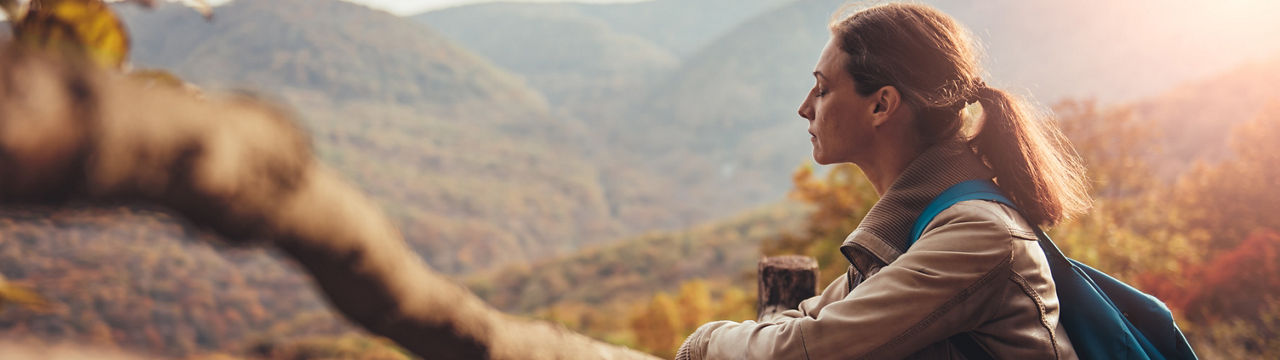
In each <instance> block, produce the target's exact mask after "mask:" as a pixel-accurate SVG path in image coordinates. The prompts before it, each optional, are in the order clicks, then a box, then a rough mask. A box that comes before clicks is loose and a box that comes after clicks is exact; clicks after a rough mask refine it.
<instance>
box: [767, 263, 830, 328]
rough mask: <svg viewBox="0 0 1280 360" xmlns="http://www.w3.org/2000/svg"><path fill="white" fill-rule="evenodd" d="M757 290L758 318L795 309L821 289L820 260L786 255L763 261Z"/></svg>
mask: <svg viewBox="0 0 1280 360" xmlns="http://www.w3.org/2000/svg"><path fill="white" fill-rule="evenodd" d="M759 277H760V280H759V284H757V287H756V294H757V295H758V296H757V297H756V299H757V300H756V301H757V302H756V319H757V320H760V321H763V320H765V319H766V318H768V317H771V316H772V315H774V314H777V313H780V312H783V311H786V310H788V309H795V308H796V307H797V306H799V305H800V302H801V301H804V300H805V299H808V298H811V297H813V296H814V295H815V294H817V291H818V290H817V289H818V261H817V260H814V259H813V258H811V257H808V256H799V255H783V256H773V257H766V258H764V259H760V265H759Z"/></svg>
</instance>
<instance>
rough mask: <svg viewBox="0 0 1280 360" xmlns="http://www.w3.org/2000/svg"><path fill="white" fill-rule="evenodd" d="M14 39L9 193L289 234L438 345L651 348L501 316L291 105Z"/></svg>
mask: <svg viewBox="0 0 1280 360" xmlns="http://www.w3.org/2000/svg"><path fill="white" fill-rule="evenodd" d="M0 51H2V52H0V205H3V206H15V205H21V204H45V205H59V204H66V203H68V202H69V201H75V202H86V201H87V202H120V201H129V202H139V201H140V202H145V203H153V204H158V205H161V206H165V207H168V208H170V209H173V210H174V212H176V213H177V214H178V215H179V216H181V217H183V218H185V219H188V220H190V221H191V222H192V223H194V224H196V225H198V226H201V227H203V228H206V229H208V230H210V231H213V232H215V233H218V234H220V235H222V237H224V238H225V239H227V240H228V241H230V242H236V243H244V242H247V241H250V240H254V241H260V242H265V243H269V244H272V245H275V246H278V247H280V248H281V249H283V250H284V251H285V253H287V254H289V255H290V256H291V257H293V258H294V259H296V260H297V261H298V262H299V263H301V264H302V266H303V267H304V268H306V269H307V271H308V272H309V273H310V274H311V276H312V277H313V278H314V279H315V281H316V283H317V284H318V285H319V287H320V288H321V289H322V290H323V291H324V293H325V294H326V295H327V297H328V299H329V301H330V303H331V304H332V305H333V306H334V307H335V308H337V309H338V310H339V311H340V312H342V313H343V314H344V315H345V316H346V317H347V318H349V319H351V320H353V321H354V322H356V323H358V324H360V325H362V326H364V327H365V328H367V329H368V330H369V331H372V332H373V333H376V334H379V335H382V336H386V337H388V338H390V339H392V340H394V341H395V342H396V343H398V344H400V345H401V346H402V347H404V348H405V349H408V350H409V351H411V352H413V353H414V354H417V355H419V356H422V357H425V358H432V359H437V358H439V359H463V358H466V359H472V358H491V359H531V358H543V359H550V358H575V359H577V358H605V359H650V358H652V357H650V356H648V355H645V354H642V353H639V352H636V351H633V350H629V349H626V348H623V347H618V346H614V345H609V344H605V343H601V342H598V341H595V340H592V339H590V338H587V337H585V336H582V335H579V334H576V333H573V332H571V331H568V330H566V329H564V328H562V327H559V326H556V325H553V324H550V323H546V322H541V321H532V320H525V319H520V318H515V317H512V316H508V315H505V314H502V313H501V312H499V311H497V310H495V309H493V308H491V307H489V306H488V305H486V304H484V302H483V301H481V300H480V299H479V298H477V297H476V296H475V295H473V294H471V293H470V292H468V291H467V290H466V289H464V288H463V287H461V286H458V285H456V284H454V283H452V282H450V281H449V280H448V279H447V278H445V277H444V276H442V275H440V274H437V273H435V272H434V271H432V270H431V269H430V268H428V266H427V265H426V264H425V263H424V262H423V261H422V260H421V259H420V258H419V257H418V256H416V254H414V252H413V251H411V250H410V249H409V247H408V246H407V245H406V244H405V242H404V241H403V239H402V238H401V235H400V233H399V232H398V231H397V230H396V229H395V227H394V226H393V225H392V224H391V223H390V222H389V221H388V220H387V219H386V218H385V217H384V216H383V214H382V213H381V211H379V210H378V208H377V206H376V205H375V204H373V203H372V202H371V201H369V200H368V199H367V198H366V197H365V196H364V195H362V194H361V193H360V192H359V191H358V190H356V189H355V188H354V187H352V186H351V185H348V184H347V183H345V182H343V181H342V180H341V179H339V177H338V176H337V175H335V174H334V173H333V172H332V171H330V170H329V169H327V168H325V167H324V166H323V165H321V164H320V163H319V162H317V161H316V160H315V159H314V156H313V154H312V151H311V145H310V141H309V137H308V135H307V134H306V133H305V132H303V131H302V130H301V129H300V128H299V127H298V126H297V125H296V123H295V122H294V121H293V117H292V116H291V115H290V114H289V113H288V112H287V111H284V110H283V109H281V108H278V107H274V106H272V105H270V104H268V103H266V102H262V101H258V100H255V99H252V98H247V97H229V98H220V99H202V98H199V97H197V96H193V94H191V93H189V92H184V91H182V90H180V89H175V88H169V87H164V86H159V85H147V84H144V83H142V82H141V81H137V80H133V79H129V78H127V77H125V76H122V75H119V74H113V73H108V72H104V71H97V70H92V67H91V66H89V65H85V64H79V63H74V62H68V61H63V60H58V59H54V58H50V57H44V56H40V55H34V54H31V53H29V52H27V51H25V50H21V49H19V48H17V47H15V46H11V45H10V46H4V47H3V50H0Z"/></svg>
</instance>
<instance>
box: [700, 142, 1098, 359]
mask: <svg viewBox="0 0 1280 360" xmlns="http://www.w3.org/2000/svg"><path fill="white" fill-rule="evenodd" d="M990 178H992V174H991V170H990V169H989V168H987V167H986V166H985V165H984V164H983V163H982V161H981V160H980V159H979V158H978V157H977V155H975V154H974V153H973V152H972V151H971V150H969V148H968V146H967V145H966V144H965V143H963V142H960V141H949V142H943V143H941V144H938V145H936V146H934V147H932V148H930V149H929V150H927V151H926V152H925V153H923V154H922V155H920V156H919V157H918V158H916V159H915V160H913V161H912V163H911V164H910V165H909V166H908V167H907V169H906V170H905V171H904V172H903V174H902V175H901V176H900V177H899V178H898V179H897V180H896V181H895V182H894V183H893V185H892V186H890V188H889V190H888V191H886V193H885V194H884V196H883V197H882V198H881V199H880V201H878V202H877V203H876V204H875V206H873V207H872V209H871V210H870V211H869V212H868V214H867V216H866V217H865V218H864V219H863V221H862V223H861V224H859V225H858V228H857V229H856V230H854V231H853V233H851V234H849V237H848V238H847V239H846V240H845V242H844V244H843V245H841V247H840V251H841V252H842V253H843V254H844V255H845V257H846V258H847V259H848V260H849V262H850V264H851V266H850V267H849V272H848V273H847V274H846V275H844V276H841V277H840V278H838V279H836V280H835V281H833V282H832V283H831V284H830V285H829V286H827V287H826V289H825V290H823V292H822V294H820V295H818V296H815V297H813V298H810V299H808V300H805V301H804V302H803V303H801V304H800V306H799V308H798V309H794V310H788V311H784V312H782V313H779V314H776V315H767V316H765V317H764V318H762V319H760V320H761V321H760V322H754V321H746V322H742V323H737V322H731V321H719V322H713V323H709V324H706V325H703V326H702V327H700V328H698V330H697V331H695V332H694V333H693V335H690V336H689V338H688V339H687V340H686V341H685V344H684V346H682V347H681V349H680V352H681V354H680V355H679V356H678V358H683V357H687V358H689V359H695V360H696V359H901V358H911V359H963V358H964V356H963V355H962V354H960V352H959V349H958V348H957V347H956V345H955V344H953V343H952V341H949V340H948V338H949V337H951V336H953V335H956V334H960V333H966V332H968V333H969V334H971V335H972V337H973V339H974V340H976V342H977V344H979V345H980V346H981V347H982V348H983V349H984V350H985V351H986V352H987V353H989V354H991V355H992V356H994V357H995V358H998V359H1073V358H1075V357H1076V355H1075V352H1074V350H1073V349H1072V347H1071V343H1070V341H1069V340H1068V339H1067V335H1066V331H1065V330H1063V328H1062V325H1061V324H1060V323H1059V322H1058V299H1057V294H1056V292H1055V290H1054V286H1053V279H1052V277H1051V276H1050V273H1049V267H1048V262H1047V260H1046V259H1045V255H1044V252H1043V251H1042V250H1041V249H1040V246H1039V244H1038V243H1037V242H1036V236H1035V234H1034V233H1033V230H1032V229H1033V228H1032V227H1031V226H1030V225H1028V224H1027V222H1026V221H1025V220H1023V219H1022V217H1021V216H1019V215H1018V214H1017V212H1015V211H1014V210H1013V209H1011V208H1009V207H1006V206H1004V205H1002V204H999V203H995V202H990V201H985V200H970V201H963V202H960V203H957V204H956V205H954V206H952V207H951V208H948V209H947V210H944V211H943V212H942V213H940V214H938V216H937V217H936V218H934V220H933V221H932V222H931V223H929V225H928V226H927V227H926V228H925V231H924V234H923V235H921V237H920V239H919V240H918V241H917V242H916V243H915V245H913V246H912V247H911V248H910V250H908V251H906V252H903V250H904V249H905V248H906V239H907V237H908V236H909V234H908V233H909V232H910V227H911V226H912V224H913V223H914V221H915V218H916V217H917V216H918V215H919V214H920V212H921V211H922V210H923V209H924V207H925V206H926V205H927V204H928V203H929V202H930V201H932V200H933V198H934V197H935V196H936V195H937V194H939V193H941V192H942V191H943V190H945V189H946V188H947V187H949V186H950V185H953V184H955V183H958V182H961V181H965V180H970V179H990Z"/></svg>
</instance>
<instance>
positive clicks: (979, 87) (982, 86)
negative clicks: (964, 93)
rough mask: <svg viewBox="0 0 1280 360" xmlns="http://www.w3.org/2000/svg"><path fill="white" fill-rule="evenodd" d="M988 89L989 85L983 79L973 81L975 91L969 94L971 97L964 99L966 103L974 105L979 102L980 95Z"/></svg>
mask: <svg viewBox="0 0 1280 360" xmlns="http://www.w3.org/2000/svg"><path fill="white" fill-rule="evenodd" d="M986 89H987V83H986V82H984V81H982V79H975V80H973V91H972V92H970V93H969V97H967V98H965V99H964V103H965V104H972V103H976V102H978V94H981V93H982V91H983V90H986Z"/></svg>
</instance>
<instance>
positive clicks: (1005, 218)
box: [921, 200, 1037, 240]
mask: <svg viewBox="0 0 1280 360" xmlns="http://www.w3.org/2000/svg"><path fill="white" fill-rule="evenodd" d="M965 224H969V225H970V226H957V225H965ZM983 224H985V226H983ZM944 227H964V228H966V229H969V230H973V231H982V230H987V231H989V232H997V233H1007V234H1008V235H1009V236H1011V237H1013V238H1019V239H1024V240H1036V239H1037V238H1036V233H1035V227H1034V226H1032V225H1031V224H1030V223H1028V222H1027V220H1026V219H1025V218H1024V217H1023V216H1022V215H1021V214H1019V213H1018V211H1017V210H1016V209H1014V208H1013V207H1010V206H1008V205H1005V204H1002V203H999V202H995V201H990V200H965V201H961V202H958V203H956V204H955V205H952V206H951V207H949V208H947V209H945V210H943V211H942V212H940V213H938V216H937V217H934V218H933V221H931V222H930V223H929V225H928V226H925V230H924V234H923V235H922V236H921V240H924V238H925V237H926V236H928V235H929V234H930V233H931V232H933V230H941V228H944Z"/></svg>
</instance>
